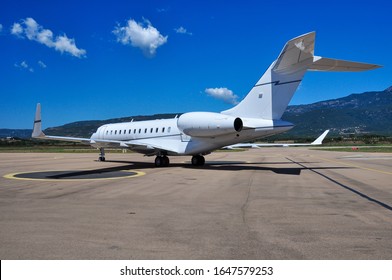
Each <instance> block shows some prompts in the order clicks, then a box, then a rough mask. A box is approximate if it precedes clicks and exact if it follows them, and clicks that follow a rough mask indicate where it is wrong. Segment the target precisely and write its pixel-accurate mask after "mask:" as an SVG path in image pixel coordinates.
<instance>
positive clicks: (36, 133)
mask: <svg viewBox="0 0 392 280" xmlns="http://www.w3.org/2000/svg"><path fill="white" fill-rule="evenodd" d="M41 124H42V120H41V104H40V103H38V104H37V109H36V111H35V118H34V128H33V133H32V134H31V137H33V138H44V137H45V134H44V133H43V132H42V125H41Z"/></svg>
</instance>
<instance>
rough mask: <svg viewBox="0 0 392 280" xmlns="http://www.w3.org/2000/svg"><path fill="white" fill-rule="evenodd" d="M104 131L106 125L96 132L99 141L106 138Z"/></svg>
mask: <svg viewBox="0 0 392 280" xmlns="http://www.w3.org/2000/svg"><path fill="white" fill-rule="evenodd" d="M106 131H107V126H106V125H105V126H103V127H101V128H100V129H99V131H98V137H99V138H101V139H106V138H107V135H106Z"/></svg>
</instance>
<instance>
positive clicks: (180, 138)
mask: <svg viewBox="0 0 392 280" xmlns="http://www.w3.org/2000/svg"><path fill="white" fill-rule="evenodd" d="M315 36H316V33H315V32H310V33H307V34H304V35H301V36H299V37H296V38H294V39H291V40H290V41H288V42H287V43H286V44H285V46H284V47H283V50H282V51H281V52H280V54H279V56H278V58H277V59H276V60H275V61H273V62H272V64H271V65H270V66H269V68H268V69H267V71H266V72H265V73H264V74H263V76H262V77H261V78H260V79H259V81H258V82H257V83H256V84H255V85H254V86H253V88H252V89H251V90H250V92H249V93H248V94H247V95H246V96H245V98H244V99H243V100H242V101H241V102H240V103H239V104H237V105H236V106H234V107H233V108H231V109H228V110H225V111H222V112H220V113H216V112H189V113H184V114H182V115H180V116H179V117H175V118H173V119H160V120H150V121H135V122H133V121H132V122H123V123H110V124H105V125H102V126H100V127H99V128H98V129H97V131H96V132H95V133H93V134H92V135H91V137H90V138H76V137H65V136H51V135H45V133H44V132H43V131H42V119H41V105H40V104H37V108H36V113H35V119H34V129H33V133H32V137H33V138H38V139H49V140H59V141H72V142H80V143H84V144H87V145H91V146H93V147H95V148H97V149H99V151H100V154H99V160H100V161H105V148H120V149H130V150H133V151H135V152H138V153H142V154H144V155H146V156H155V166H156V167H162V166H169V156H192V158H191V163H192V165H194V166H202V165H204V163H205V158H204V156H205V155H208V154H210V153H211V152H212V151H214V150H217V149H221V148H228V149H230V148H238V147H246V146H247V145H248V146H252V145H255V146H254V147H262V146H271V145H275V146H290V144H284V145H282V144H246V143H247V142H250V141H253V140H255V139H260V138H263V137H267V136H271V135H274V134H278V133H283V132H285V131H288V130H289V129H291V128H292V127H293V126H294V125H293V124H292V123H290V122H287V121H284V120H282V119H281V117H282V115H283V113H284V111H285V110H286V107H287V106H288V104H289V102H290V100H291V98H292V97H293V95H294V93H295V91H296V89H297V88H298V86H299V85H300V83H301V81H302V79H303V77H304V75H305V73H306V71H326V72H328V71H339V72H358V71H364V70H371V69H376V68H379V67H380V66H379V65H375V64H368V63H359V62H352V61H346V60H338V59H331V58H324V57H320V56H315V55H314V44H315ZM327 133H328V131H325V132H324V133H323V134H322V135H320V137H319V138H317V139H316V140H315V141H314V142H312V143H309V144H299V145H320V144H321V143H322V140H323V139H324V137H325V135H326V134H327ZM293 145H296V146H298V144H293Z"/></svg>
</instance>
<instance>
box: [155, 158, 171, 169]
mask: <svg viewBox="0 0 392 280" xmlns="http://www.w3.org/2000/svg"><path fill="white" fill-rule="evenodd" d="M169 163H170V161H169V158H168V157H167V156H157V157H156V158H155V167H167V166H169Z"/></svg>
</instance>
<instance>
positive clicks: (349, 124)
mask: <svg viewBox="0 0 392 280" xmlns="http://www.w3.org/2000/svg"><path fill="white" fill-rule="evenodd" d="M176 115H180V113H178V114H158V115H152V116H133V117H123V118H116V119H109V120H92V121H79V122H73V123H69V124H65V125H62V126H57V127H51V128H47V129H46V130H45V131H44V132H45V133H46V134H48V135H59V136H73V137H90V136H91V134H92V133H94V132H95V131H96V129H97V128H98V127H99V126H101V125H103V124H106V123H116V122H127V121H131V120H132V119H133V120H134V121H142V120H152V119H165V118H173V117H175V116H176ZM282 119H283V120H286V121H289V122H292V123H294V124H295V127H294V128H293V129H291V130H290V131H288V132H286V133H285V134H284V135H285V137H293V138H297V137H314V136H316V135H318V134H320V133H321V132H322V131H324V130H326V129H330V130H331V132H330V134H331V135H342V136H344V135H349V134H377V135H386V136H390V135H392V86H391V87H389V88H387V89H385V90H383V91H372V92H364V93H360V94H350V95H348V96H346V97H342V98H337V99H331V100H326V101H320V102H316V103H312V104H307V105H291V106H288V107H287V109H286V111H285V113H284V114H283V117H282ZM30 135H31V129H0V138H5V137H19V138H28V137H29V136H30Z"/></svg>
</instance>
